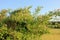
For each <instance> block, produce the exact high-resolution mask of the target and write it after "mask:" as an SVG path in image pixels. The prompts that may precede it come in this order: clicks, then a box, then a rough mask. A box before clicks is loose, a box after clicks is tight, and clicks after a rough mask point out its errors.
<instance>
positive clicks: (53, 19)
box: [49, 16, 60, 22]
mask: <svg viewBox="0 0 60 40" xmlns="http://www.w3.org/2000/svg"><path fill="white" fill-rule="evenodd" d="M49 21H50V22H60V16H52V17H51V19H50V20H49Z"/></svg>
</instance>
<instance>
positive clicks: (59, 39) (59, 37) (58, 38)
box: [41, 29, 60, 40]
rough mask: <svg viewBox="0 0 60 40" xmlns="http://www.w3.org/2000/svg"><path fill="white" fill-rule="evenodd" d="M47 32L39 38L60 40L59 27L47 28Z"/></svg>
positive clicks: (42, 39)
mask: <svg viewBox="0 0 60 40" xmlns="http://www.w3.org/2000/svg"><path fill="white" fill-rule="evenodd" d="M49 31H50V33H49V34H44V35H42V36H41V40H60V29H49Z"/></svg>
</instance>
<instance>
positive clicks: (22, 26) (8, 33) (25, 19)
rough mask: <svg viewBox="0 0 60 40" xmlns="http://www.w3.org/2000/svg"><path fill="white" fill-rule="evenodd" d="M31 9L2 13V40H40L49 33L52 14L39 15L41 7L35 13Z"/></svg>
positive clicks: (0, 23)
mask: <svg viewBox="0 0 60 40" xmlns="http://www.w3.org/2000/svg"><path fill="white" fill-rule="evenodd" d="M30 8H31V6H29V7H26V8H20V9H16V10H14V11H12V10H6V9H3V10H1V11H0V40H40V36H41V35H42V34H45V33H48V27H47V26H48V25H49V22H48V20H49V19H50V17H51V16H52V14H50V13H52V12H50V13H49V14H45V15H38V13H39V12H40V10H41V7H37V8H36V9H35V12H33V13H32V12H31V11H30ZM7 14H9V16H8V15H7Z"/></svg>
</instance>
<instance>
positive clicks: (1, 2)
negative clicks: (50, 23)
mask: <svg viewBox="0 0 60 40" xmlns="http://www.w3.org/2000/svg"><path fill="white" fill-rule="evenodd" d="M30 5H32V11H33V10H34V9H35V8H36V7H37V6H43V9H42V10H41V13H42V14H44V13H46V12H48V11H49V10H54V9H58V8H60V0H0V10H1V9H8V8H10V9H18V8H20V7H26V6H30Z"/></svg>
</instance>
